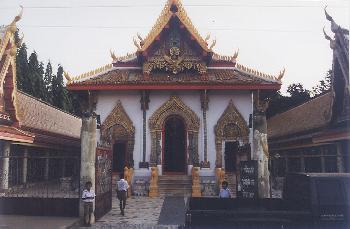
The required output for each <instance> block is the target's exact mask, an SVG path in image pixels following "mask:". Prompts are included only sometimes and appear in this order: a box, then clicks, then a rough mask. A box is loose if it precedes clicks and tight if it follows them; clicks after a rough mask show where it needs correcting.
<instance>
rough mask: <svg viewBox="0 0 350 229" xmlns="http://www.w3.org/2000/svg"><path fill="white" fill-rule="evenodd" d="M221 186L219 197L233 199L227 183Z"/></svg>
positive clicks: (224, 182)
mask: <svg viewBox="0 0 350 229" xmlns="http://www.w3.org/2000/svg"><path fill="white" fill-rule="evenodd" d="M221 186H222V188H221V189H220V193H219V197H220V198H231V191H230V189H229V188H228V183H227V181H223V182H222V184H221Z"/></svg>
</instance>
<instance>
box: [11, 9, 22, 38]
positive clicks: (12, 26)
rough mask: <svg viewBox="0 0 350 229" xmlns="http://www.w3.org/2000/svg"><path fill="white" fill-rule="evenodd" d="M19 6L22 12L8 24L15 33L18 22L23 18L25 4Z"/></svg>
mask: <svg viewBox="0 0 350 229" xmlns="http://www.w3.org/2000/svg"><path fill="white" fill-rule="evenodd" d="M19 7H21V12H19V14H18V15H17V16H16V17H15V18H14V19H13V21H12V22H11V24H10V25H9V26H8V27H9V29H10V31H11V32H12V33H15V32H16V31H17V26H16V22H18V21H19V20H21V18H22V15H23V6H21V5H20V6H19Z"/></svg>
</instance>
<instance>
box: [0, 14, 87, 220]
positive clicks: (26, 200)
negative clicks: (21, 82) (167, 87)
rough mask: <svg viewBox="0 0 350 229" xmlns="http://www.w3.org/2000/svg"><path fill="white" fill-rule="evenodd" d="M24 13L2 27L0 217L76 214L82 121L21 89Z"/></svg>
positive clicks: (0, 71) (0, 54) (0, 40)
mask: <svg viewBox="0 0 350 229" xmlns="http://www.w3.org/2000/svg"><path fill="white" fill-rule="evenodd" d="M21 14H22V13H21ZM21 14H20V15H18V16H17V17H16V18H15V19H14V20H13V22H12V23H11V24H10V25H7V26H1V27H0V194H1V196H0V214H27V215H67V216H73V215H78V213H79V179H80V175H79V172H80V128H81V119H80V118H78V117H75V116H72V115H70V114H68V113H66V112H64V111H61V110H59V109H57V108H55V107H53V106H51V105H49V104H47V103H45V102H42V101H40V100H39V99H37V98H34V97H32V96H30V95H28V94H26V93H23V92H21V91H19V90H17V86H16V51H17V46H19V45H20V44H16V42H15V39H14V33H15V31H16V30H17V27H16V22H17V21H18V20H20V19H21ZM20 42H21V41H20ZM68 203H69V204H70V206H69V207H65V206H64V205H65V204H68Z"/></svg>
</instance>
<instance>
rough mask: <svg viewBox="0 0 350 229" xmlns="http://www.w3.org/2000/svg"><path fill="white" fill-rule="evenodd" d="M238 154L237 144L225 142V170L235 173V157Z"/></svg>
mask: <svg viewBox="0 0 350 229" xmlns="http://www.w3.org/2000/svg"><path fill="white" fill-rule="evenodd" d="M237 153H238V142H237V141H235V142H225V170H226V171H227V172H236V162H237V159H236V156H237Z"/></svg>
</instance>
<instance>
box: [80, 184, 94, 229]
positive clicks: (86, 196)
mask: <svg viewBox="0 0 350 229" xmlns="http://www.w3.org/2000/svg"><path fill="white" fill-rule="evenodd" d="M91 187H92V183H91V182H90V181H88V182H86V183H85V189H84V191H83V194H82V196H81V199H82V200H83V202H84V223H85V225H86V226H91V214H93V209H94V205H93V204H94V199H95V196H96V195H95V192H94V191H93V190H91Z"/></svg>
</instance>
